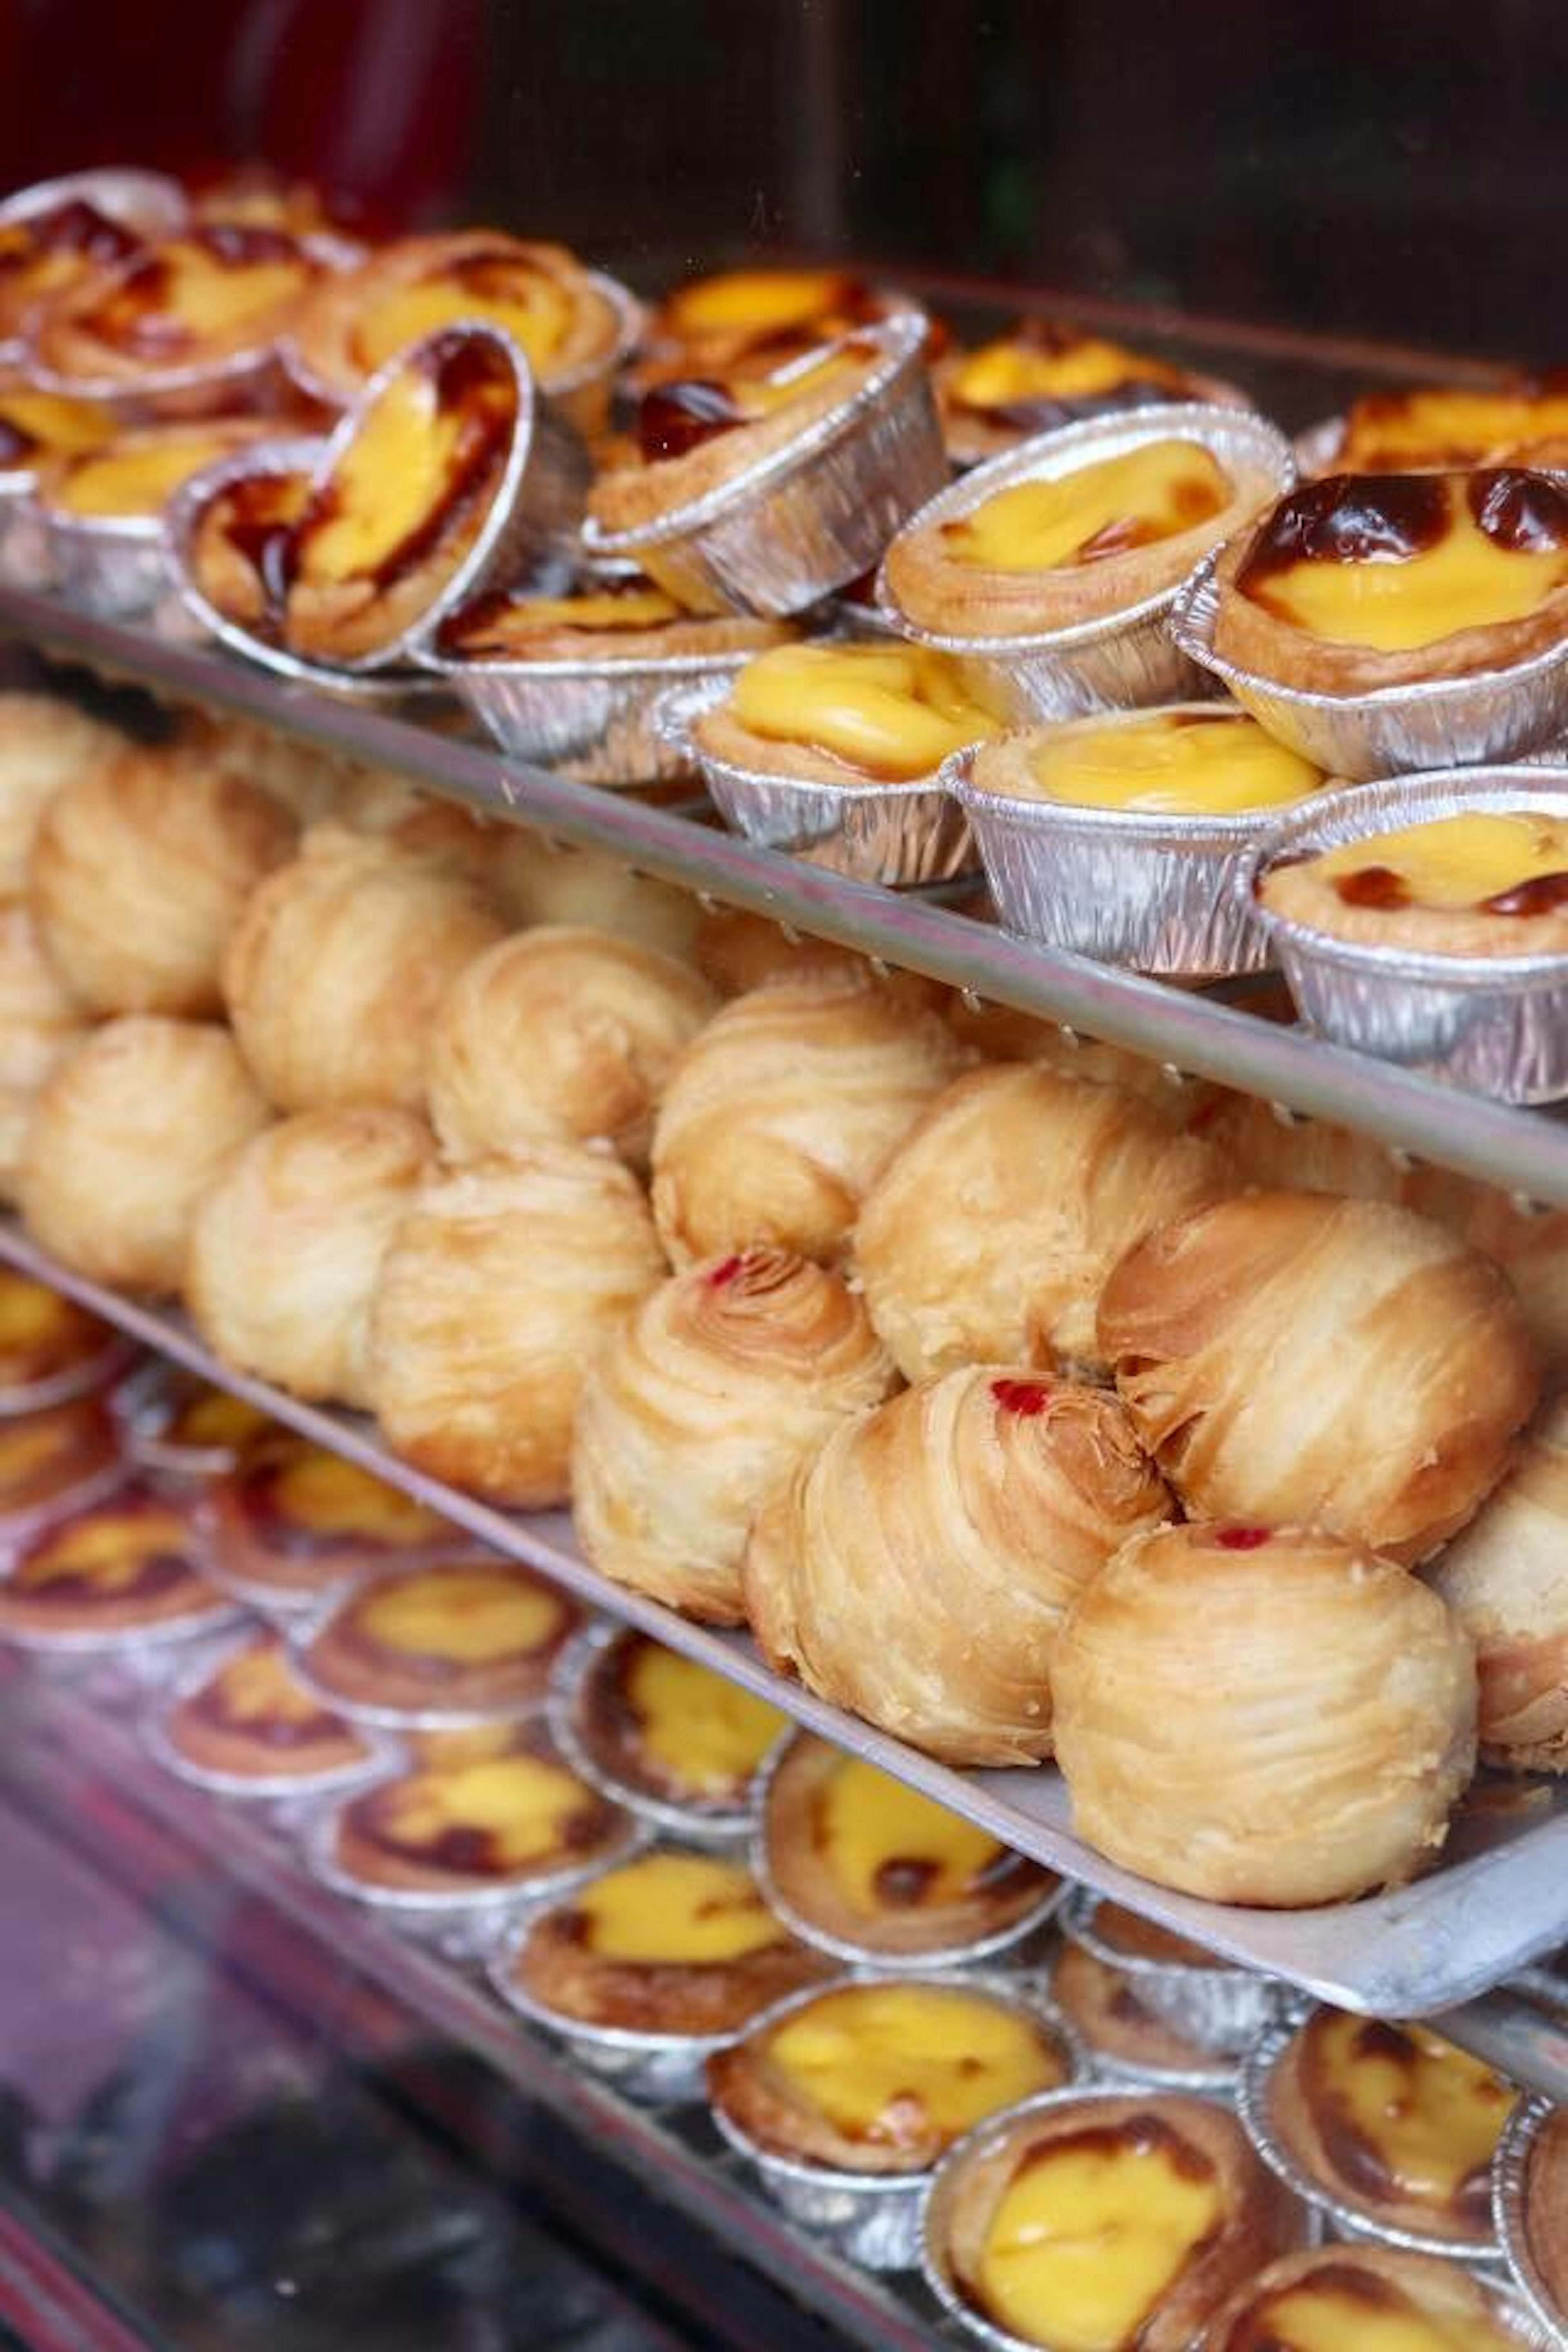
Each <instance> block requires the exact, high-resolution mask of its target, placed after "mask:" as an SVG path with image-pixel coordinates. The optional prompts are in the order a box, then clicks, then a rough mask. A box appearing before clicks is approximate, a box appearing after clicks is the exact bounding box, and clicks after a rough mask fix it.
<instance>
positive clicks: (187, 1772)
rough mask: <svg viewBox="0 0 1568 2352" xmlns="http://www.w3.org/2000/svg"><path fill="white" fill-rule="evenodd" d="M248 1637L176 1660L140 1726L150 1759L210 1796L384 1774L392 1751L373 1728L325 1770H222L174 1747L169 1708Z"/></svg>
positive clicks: (279, 1792)
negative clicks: (350, 1754)
mask: <svg viewBox="0 0 1568 2352" xmlns="http://www.w3.org/2000/svg"><path fill="white" fill-rule="evenodd" d="M253 1639H254V1631H252V1632H251V1633H244V1634H242V1635H241V1636H240V1637H239V1638H238V1639H237V1641H233V1642H226V1643H224V1644H223V1645H222V1647H221V1648H218V1649H215V1650H211V1651H209V1652H207V1654H205V1656H203V1657H202V1658H200V1659H199V1660H198V1661H196V1663H195V1664H190V1665H184V1664H183V1665H182V1667H181V1671H180V1673H179V1675H177V1677H176V1678H175V1680H174V1683H173V1685H171V1686H170V1688H169V1690H168V1691H167V1693H166V1694H165V1695H164V1696H163V1701H162V1704H161V1705H160V1706H159V1708H158V1711H157V1713H156V1714H155V1715H151V1716H149V1717H147V1719H146V1721H145V1722H144V1723H143V1724H142V1745H143V1746H144V1747H145V1748H146V1749H147V1752H148V1754H149V1755H150V1756H151V1757H152V1758H153V1761H154V1763H156V1764H159V1765H161V1766H162V1768H163V1770H164V1771H166V1772H172V1773H173V1774H174V1778H175V1779H176V1780H184V1782H185V1783H186V1784H187V1786H188V1787H190V1788H193V1789H205V1790H206V1791H207V1793H208V1794H209V1795H210V1796H215V1797H241V1798H245V1799H247V1801H255V1800H258V1799H260V1800H265V1801H277V1800H278V1799H279V1798H304V1797H310V1798H316V1797H322V1796H325V1795H327V1794H328V1793H329V1792H339V1791H342V1790H348V1789H354V1788H358V1787H359V1786H361V1784H362V1783H363V1784H368V1783H369V1782H370V1781H372V1780H380V1779H382V1778H384V1776H385V1774H386V1773H387V1772H388V1771H389V1770H391V1769H392V1768H393V1767H394V1765H395V1764H396V1763H397V1761H398V1757H397V1752H396V1749H395V1747H394V1745H393V1743H392V1741H391V1740H389V1739H387V1738H384V1736H383V1735H382V1734H380V1733H377V1732H366V1733H364V1734H363V1738H364V1742H365V1746H366V1748H367V1750H368V1753H367V1754H366V1755H364V1756H363V1757H362V1758H361V1759H360V1760H359V1761H358V1762H357V1763H353V1764H338V1765H334V1766H333V1767H332V1768H331V1770H329V1771H326V1772H225V1771H221V1770H219V1769H217V1768H216V1766H214V1765H210V1764H198V1763H197V1762H196V1761H195V1759H194V1758H193V1757H189V1756H187V1755H185V1754H184V1751H183V1749H181V1748H176V1747H175V1745H174V1740H173V1739H172V1738H170V1736H169V1717H170V1716H171V1715H172V1714H173V1713H174V1709H175V1708H176V1707H177V1706H181V1705H182V1704H183V1702H184V1700H186V1699H188V1698H190V1697H193V1696H195V1693H196V1692H197V1691H198V1690H200V1688H201V1687H202V1685H203V1684H204V1683H205V1682H208V1681H210V1679H211V1677H212V1676H213V1675H215V1674H216V1673H218V1672H220V1671H221V1669H222V1668H223V1667H224V1666H225V1665H226V1664H227V1663H228V1660H229V1659H230V1658H231V1657H235V1656H237V1655H238V1654H239V1652H240V1651H241V1650H243V1649H246V1648H247V1647H248V1646H249V1643H250V1642H251V1641H252V1640H253Z"/></svg>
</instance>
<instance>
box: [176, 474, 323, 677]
mask: <svg viewBox="0 0 1568 2352" xmlns="http://www.w3.org/2000/svg"><path fill="white" fill-rule="evenodd" d="M310 495H311V483H310V475H309V474H308V473H306V472H304V471H300V472H294V473H287V472H285V473H269V472H257V473H254V474H241V475H240V476H239V478H237V480H233V481H229V482H226V483H225V484H224V485H223V487H222V488H218V489H216V490H214V491H212V492H211V493H210V494H209V495H208V496H207V497H205V499H203V500H202V503H201V505H200V507H199V509H198V511H197V512H196V513H195V516H194V517H193V519H192V522H191V528H190V534H189V540H188V547H187V561H188V562H189V564H190V568H191V575H192V578H193V580H194V581H195V585H196V587H197V588H198V589H199V590H200V592H201V593H202V594H203V595H204V596H205V598H206V600H207V603H208V604H211V605H212V606H213V608H214V610H215V611H216V612H217V613H219V614H222V616H223V618H224V619H225V620H226V621H232V622H233V623H234V624H235V625H236V626H237V627H238V628H242V629H247V630H248V631H249V632H250V634H251V635H253V636H262V637H265V638H267V639H268V640H269V641H273V640H276V639H278V638H279V637H280V636H281V635H282V632H283V615H284V610H285V607H286V606H287V604H288V601H289V582H290V579H291V576H292V569H293V549H294V532H295V530H296V528H297V526H298V525H299V523H300V520H301V519H302V517H303V515H304V513H305V509H306V508H307V507H308V506H309V505H310Z"/></svg>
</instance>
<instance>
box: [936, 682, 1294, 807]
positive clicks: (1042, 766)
mask: <svg viewBox="0 0 1568 2352" xmlns="http://www.w3.org/2000/svg"><path fill="white" fill-rule="evenodd" d="M969 782H971V784H972V785H973V787H974V789H975V791H976V792H987V793H1002V794H1004V795H1005V797H1007V798H1008V799H1011V800H1027V801H1045V802H1052V803H1058V804H1060V805H1062V806H1065V807H1068V808H1091V809H1108V810H1115V809H1124V810H1125V811H1126V812H1127V813H1128V814H1129V815H1131V816H1217V817H1230V816H1247V815H1250V814H1252V813H1253V812H1254V811H1258V812H1259V813H1262V812H1266V811H1268V810H1271V809H1276V808H1280V807H1284V806H1288V805H1289V803H1291V802H1292V801H1299V800H1301V799H1304V798H1305V796H1306V795H1307V793H1312V792H1316V791H1317V789H1318V787H1319V786H1320V785H1321V783H1322V782H1323V773H1322V771H1321V768H1316V767H1314V766H1313V765H1312V762H1311V761H1310V760H1304V759H1303V758H1302V757H1301V755H1300V752H1299V751H1288V750H1287V748H1286V746H1285V745H1284V744H1283V743H1278V742H1276V741H1275V740H1274V738H1273V736H1272V735H1269V734H1268V733H1266V732H1265V730H1263V729H1262V728H1261V727H1260V726H1259V725H1258V721H1257V719H1251V718H1249V717H1248V716H1247V712H1246V711H1245V710H1238V709H1236V708H1235V707H1234V705H1227V704H1226V703H1223V702H1184V703H1173V704H1171V705H1169V706H1167V707H1166V708H1164V709H1157V710H1119V711H1101V712H1100V713H1098V714H1097V715H1096V716H1095V717H1093V718H1092V719H1060V720H1058V721H1056V722H1055V723H1053V724H1049V725H1045V726H1037V727H1030V728H1026V729H1023V730H1018V731H1016V732H1015V733H1012V734H1009V735H1005V736H1004V738H1003V739H1002V740H1001V741H1000V742H999V743H989V744H983V745H982V746H981V748H980V750H979V751H977V752H976V753H975V755H974V758H973V761H972V762H971V763H970V769H969Z"/></svg>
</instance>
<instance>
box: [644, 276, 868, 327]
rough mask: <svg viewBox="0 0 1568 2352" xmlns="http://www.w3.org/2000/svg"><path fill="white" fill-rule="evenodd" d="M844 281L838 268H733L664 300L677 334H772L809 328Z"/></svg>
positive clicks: (834, 301)
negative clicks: (797, 328) (740, 330)
mask: <svg viewBox="0 0 1568 2352" xmlns="http://www.w3.org/2000/svg"><path fill="white" fill-rule="evenodd" d="M845 290H846V280H845V278H844V276H843V273H842V272H841V271H839V270H836V269H732V270H727V271H725V272H723V273H722V274H721V275H720V276H719V277H716V278H699V279H698V280H697V282H696V283H695V285H691V286H683V287H681V288H680V289H679V291H678V292H677V293H675V294H673V295H672V296H671V297H670V299H669V300H668V303H667V304H666V305H665V319H666V321H667V323H668V325H669V326H670V327H671V328H673V329H674V331H676V332H677V333H678V334H682V335H692V336H698V337H700V336H703V335H713V334H724V333H729V332H733V331H735V330H736V329H737V328H742V329H744V330H745V331H747V332H748V333H755V334H758V335H768V334H775V333H779V332H781V331H783V330H784V329H786V328H789V327H806V326H809V325H810V324H811V323H812V321H813V320H816V319H820V318H823V317H825V316H826V314H827V313H828V312H829V311H830V310H833V309H835V308H836V307H837V305H838V304H839V303H840V302H841V301H842V299H843V298H844V294H845Z"/></svg>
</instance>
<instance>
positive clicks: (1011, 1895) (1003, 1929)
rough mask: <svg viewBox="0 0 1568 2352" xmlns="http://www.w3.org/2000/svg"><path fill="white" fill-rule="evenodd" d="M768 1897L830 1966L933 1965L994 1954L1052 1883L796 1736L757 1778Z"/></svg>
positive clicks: (912, 1793) (827, 1748)
mask: <svg viewBox="0 0 1568 2352" xmlns="http://www.w3.org/2000/svg"><path fill="white" fill-rule="evenodd" d="M761 1838H762V1843H761V1852H762V1855H763V1863H764V1866H765V1877H766V1883H767V1886H768V1891H769V1893H770V1895H772V1896H773V1898H774V1899H775V1900H776V1901H777V1903H778V1905H779V1907H780V1909H781V1911H782V1912H783V1914H784V1917H785V1918H786V1919H787V1920H788V1921H789V1922H790V1924H791V1926H792V1927H795V1928H797V1929H798V1930H799V1932H800V1933H801V1934H802V1935H803V1936H805V1937H806V1938H807V1940H808V1941H809V1942H811V1943H813V1944H820V1945H821V1947H822V1948H823V1949H825V1950H826V1951H829V1952H831V1953H833V1954H834V1955H835V1956H836V1957H837V1958H839V1959H843V1960H850V1961H869V1962H872V1963H875V1964H877V1965H879V1966H882V1967H885V1968H896V1967H915V1968H935V1967H941V1966H943V1965H946V1966H956V1965H958V1964H959V1963H961V1962H963V1961H967V1960H971V1959H981V1958H986V1957H987V1956H988V1955H990V1954H991V1953H994V1952H997V1951H1000V1950H1002V1949H1003V1948H1005V1947H1006V1946H1007V1945H1010V1944H1013V1943H1016V1941H1017V1940H1018V1938H1019V1937H1021V1936H1023V1935H1024V1934H1026V1932H1027V1931H1028V1930H1029V1929H1031V1928H1032V1927H1037V1926H1038V1925H1039V1924H1040V1922H1041V1921H1042V1920H1043V1918H1044V1917H1045V1916H1046V1914H1047V1911H1048V1910H1049V1909H1050V1907H1051V1906H1052V1905H1053V1903H1054V1901H1055V1899H1056V1896H1057V1895H1058V1890H1059V1888H1060V1885H1061V1882H1060V1880H1059V1879H1058V1877H1057V1876H1056V1874H1055V1873H1054V1872H1052V1871H1048V1870H1043V1869H1041V1868H1040V1866H1039V1864H1037V1863H1033V1862H1030V1861H1028V1860H1027V1859H1026V1857H1025V1856H1024V1855H1023V1854H1020V1853H1013V1852H1012V1851H1011V1850H1010V1848H1008V1847H1007V1846H1005V1845H1004V1844H1002V1843H1001V1841H1000V1840H999V1839H997V1838H994V1837H993V1836H992V1835H991V1834H990V1832H988V1831H986V1830H983V1829H981V1828H979V1827H977V1826H976V1824H975V1823H974V1822H968V1821H965V1820H964V1819H963V1817H962V1816H961V1815H960V1814H958V1813H954V1812H952V1811H949V1810H948V1808H947V1807H946V1806H945V1805H941V1804H938V1803H937V1802H936V1801H934V1800H933V1799H932V1798H931V1797H925V1796H922V1795H921V1793H920V1791H919V1790H916V1789H910V1788H909V1787H907V1786H906V1785H905V1783H904V1782H903V1781H901V1780H894V1779H893V1778H892V1776H891V1775H890V1774H889V1773H887V1772H881V1771H879V1770H878V1769H877V1768H876V1766H875V1765H873V1764H868V1763H866V1762H864V1761H863V1760H862V1759H860V1758H859V1757H857V1756H850V1755H847V1754H846V1753H845V1752H844V1751H843V1750H842V1749H841V1748H836V1747H834V1746H833V1745H832V1744H831V1743H830V1742H829V1741H827V1740H826V1739H816V1738H812V1737H811V1735H810V1734H809V1733H806V1732H799V1733H797V1734H796V1735H795V1738H793V1739H792V1740H791V1741H790V1742H789V1745H788V1746H787V1748H784V1750H783V1751H782V1752H781V1754H780V1755H779V1757H778V1759H777V1760H776V1761H775V1763H774V1765H773V1769H772V1771H771V1772H770V1774H769V1776H768V1781H767V1787H766V1792H765V1795H764V1798H763V1822H762V1832H761Z"/></svg>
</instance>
